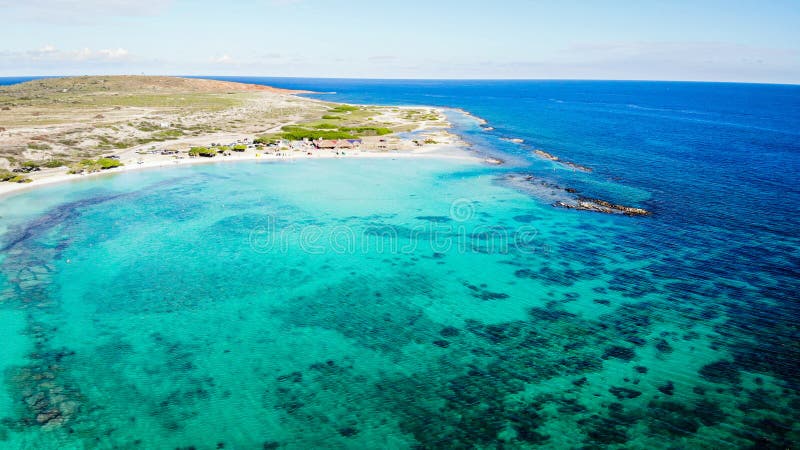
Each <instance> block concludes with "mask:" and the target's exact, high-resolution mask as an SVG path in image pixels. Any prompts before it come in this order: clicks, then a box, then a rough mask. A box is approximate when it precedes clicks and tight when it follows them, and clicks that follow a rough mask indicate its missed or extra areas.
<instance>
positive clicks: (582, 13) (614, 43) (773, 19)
mask: <svg viewBox="0 0 800 450" xmlns="http://www.w3.org/2000/svg"><path fill="white" fill-rule="evenodd" d="M0 12H2V17H3V19H4V20H3V26H2V27H0V76H16V75H76V74H118V73H145V74H173V75H175V74H189V75H253V76H300V77H365V78H581V79H646V80H711V81H752V82H771V83H800V1H798V0H775V1H764V0H762V1H749V0H736V1H701V0H698V1H680V0H678V1H644V0H643V1H588V0H587V1H569V0H562V1H536V0H527V1H523V0H509V1H502V0H498V1H494V2H490V1H473V0H461V1H450V0H443V1H435V0H429V1H418V0H406V1H403V2H399V1H385V2H379V1H365V0H363V1H362V0H354V1H343V0H340V1H334V0H251V1H229V2H221V1H207V0H195V1H186V0H136V1H131V0H85V1H76V0H26V1H23V2H20V1H9V0H0Z"/></svg>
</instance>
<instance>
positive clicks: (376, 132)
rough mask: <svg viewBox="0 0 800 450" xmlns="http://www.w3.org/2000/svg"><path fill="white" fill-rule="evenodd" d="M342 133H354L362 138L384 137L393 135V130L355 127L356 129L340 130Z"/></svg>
mask: <svg viewBox="0 0 800 450" xmlns="http://www.w3.org/2000/svg"><path fill="white" fill-rule="evenodd" d="M340 130H342V131H354V132H355V133H356V134H359V135H362V136H384V135H387V134H392V133H393V132H392V130H390V129H389V128H386V127H355V128H340Z"/></svg>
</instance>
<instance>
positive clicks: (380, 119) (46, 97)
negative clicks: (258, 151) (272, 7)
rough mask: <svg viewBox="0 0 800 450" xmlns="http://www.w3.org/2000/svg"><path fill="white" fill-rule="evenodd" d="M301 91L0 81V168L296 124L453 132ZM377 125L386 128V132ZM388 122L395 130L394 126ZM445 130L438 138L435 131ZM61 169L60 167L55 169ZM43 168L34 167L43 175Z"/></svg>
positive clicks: (158, 80)
mask: <svg viewBox="0 0 800 450" xmlns="http://www.w3.org/2000/svg"><path fill="white" fill-rule="evenodd" d="M297 93H298V92H295V91H288V90H283V89H276V88H271V87H267V86H259V85H252V84H242V83H233V82H226V81H215V80H204V79H192V78H176V77H152V76H87V77H71V78H49V79H42V80H35V81H30V82H26V83H22V84H18V85H12V86H4V87H2V88H0V169H2V170H5V171H9V170H13V169H19V168H21V167H32V166H36V167H38V168H39V169H40V170H39V171H37V172H46V173H54V172H55V173H61V172H65V171H66V170H67V167H69V166H70V165H74V164H76V163H79V162H80V161H85V160H87V159H91V158H99V157H106V156H114V157H116V158H120V159H121V160H123V161H124V160H125V159H130V158H133V157H134V156H135V155H137V154H142V153H144V152H145V151H152V150H156V149H159V150H160V149H169V150H177V151H178V152H180V153H179V154H185V153H186V152H187V151H188V150H189V148H190V147H191V146H198V145H203V146H207V145H210V143H217V142H220V143H228V142H236V141H238V140H240V139H254V138H256V137H262V136H267V137H274V138H285V135H286V133H285V131H286V130H287V128H285V127H287V126H292V125H294V126H295V127H294V128H290V129H291V130H293V131H297V129H298V128H297V127H298V126H299V127H300V128H299V129H300V130H301V131H305V132H308V131H312V130H319V131H334V132H342V131H345V132H347V133H352V134H353V135H354V137H357V138H364V139H365V140H368V139H369V138H370V136H373V135H376V134H387V136H386V137H385V138H382V142H389V143H390V144H391V145H388V146H387V145H381V146H380V148H382V149H386V148H387V147H391V148H392V149H407V148H409V146H410V141H407V140H401V139H397V138H395V137H393V136H392V135H391V134H389V132H391V133H394V132H402V131H414V130H430V131H431V133H433V134H431V135H426V139H428V141H429V142H433V141H434V140H435V141H437V142H442V140H449V139H450V137H448V135H447V134H446V132H444V129H445V128H447V126H448V123H447V122H446V119H445V117H444V115H443V114H442V113H441V112H440V111H438V110H436V109H433V108H399V107H380V106H374V107H373V106H358V107H355V106H349V105H346V106H343V105H339V104H334V103H327V102H322V101H318V100H312V99H307V98H302V97H298V96H296V95H293V94H297ZM378 130H381V131H380V132H378ZM387 130H388V131H387ZM437 136H438V137H437ZM56 169H59V170H56ZM42 175H43V174H39V173H36V174H33V173H32V174H30V175H29V176H30V178H28V179H31V178H32V179H34V180H36V179H37V178H41V176H42Z"/></svg>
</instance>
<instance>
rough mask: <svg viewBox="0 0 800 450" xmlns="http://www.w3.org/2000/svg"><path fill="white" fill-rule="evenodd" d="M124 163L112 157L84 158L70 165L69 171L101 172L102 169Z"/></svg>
mask: <svg viewBox="0 0 800 450" xmlns="http://www.w3.org/2000/svg"><path fill="white" fill-rule="evenodd" d="M122 165H123V164H122V163H121V162H119V161H118V160H116V159H111V158H98V159H84V160H82V161H80V162H78V163H75V164H72V165H71V166H69V172H68V173H83V172H88V173H92V172H99V171H101V170H108V169H113V168H114V167H120V166H122Z"/></svg>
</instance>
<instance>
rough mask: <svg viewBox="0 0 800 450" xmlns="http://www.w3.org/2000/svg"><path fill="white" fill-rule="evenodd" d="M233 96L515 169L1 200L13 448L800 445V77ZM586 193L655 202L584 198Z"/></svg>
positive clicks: (402, 165) (3, 426) (361, 174)
mask: <svg viewBox="0 0 800 450" xmlns="http://www.w3.org/2000/svg"><path fill="white" fill-rule="evenodd" d="M219 79H226V80H232V81H243V82H250V83H260V84H267V85H273V86H278V87H286V88H294V89H305V90H311V91H315V92H317V94H312V95H311V96H312V97H315V98H320V99H325V100H330V101H337V102H349V103H364V104H385V105H432V106H441V107H446V108H449V110H448V116H449V117H450V119H451V121H452V122H453V123H454V128H453V130H452V131H453V132H455V133H457V134H459V135H460V136H461V137H462V138H463V139H464V140H466V141H467V142H468V143H469V144H470V151H471V152H476V153H478V154H480V155H483V156H491V157H495V158H500V159H503V160H504V161H505V164H503V165H500V166H492V165H485V164H478V163H473V162H469V161H465V160H452V159H450V160H445V159H413V160H412V159H402V158H398V159H396V160H394V159H391V158H387V159H380V160H377V159H371V160H370V159H360V160H359V159H349V160H348V159H342V160H330V161H327V160H326V161H322V160H317V161H298V162H294V163H290V162H282V163H255V162H253V163H237V164H216V165H203V166H193V167H177V168H171V169H157V170H148V171H139V172H130V173H124V174H119V175H114V176H107V177H99V178H94V179H87V180H82V181H80V182H75V183H69V184H61V185H53V186H49V187H45V188H41V189H37V190H32V191H29V192H26V193H23V194H19V195H15V196H13V197H9V198H5V199H2V200H0V335H2V337H3V342H4V344H5V345H4V346H2V347H0V369H2V372H1V373H2V376H3V377H4V378H3V385H2V386H3V388H2V389H0V447H6V448H197V449H206V448H208V449H214V448H242V449H245V448H287V449H307V448H501V447H502V448H537V447H543V448H606V447H607V448H715V449H716V448H748V447H752V448H791V447H792V446H794V445H796V443H797V442H798V440H799V439H800V425H798V423H800V420H799V419H800V417H799V416H800V370H798V367H800V364H799V363H800V336H798V334H800V331H798V325H800V300H799V298H800V297H798V294H797V293H798V291H800V250H798V249H800V233H798V222H799V221H798V218H797V214H798V204H800V183H798V182H797V179H798V175H800V86H787V85H754V84H727V83H681V82H625V81H402V80H339V79H288V78H253V77H222V78H219ZM5 81H6V84H7V83H8V82H10V81H11V80H9V79H6V80H5ZM14 81H16V82H18V81H20V80H19V79H15V80H14ZM0 84H3V79H0ZM462 111H466V112H469V113H470V114H471V115H472V116H466V115H464V114H463V113H462ZM473 116H474V117H478V118H480V119H483V120H485V121H486V123H482V122H479V121H477V120H476V119H475V118H474V117H473ZM0 125H1V124H0ZM511 139H515V140H517V142H512V141H511ZM519 140H521V142H520V141H519ZM535 150H542V151H544V152H547V153H548V154H551V155H555V156H556V157H558V158H559V159H560V162H559V161H552V160H548V159H545V158H542V157H540V156H537V155H536V154H535V153H534V151H535ZM564 161H568V162H571V163H574V164H575V165H578V166H580V167H585V168H588V169H590V170H588V169H587V170H576V168H575V167H576V166H570V165H567V164H563V163H562V162H564ZM510 179H513V180H525V183H519V182H516V183H515V182H510V181H509V180H510ZM531 180H533V181H531ZM526 183H527V184H526ZM564 189H570V190H571V191H572V190H574V191H576V192H577V195H581V196H585V197H588V198H599V199H603V200H607V201H609V202H612V203H617V204H622V205H628V206H633V207H639V208H644V209H646V210H648V211H650V212H651V213H652V214H651V215H649V216H644V217H628V216H624V215H608V214H601V213H597V212H589V211H578V210H569V209H563V208H556V207H554V206H553V205H552V203H553V201H552V198H553V197H552V196H553V195H554V194H553V193H554V192H562V191H563V190H564ZM55 411H57V412H55ZM42 415H44V416H42ZM50 415H52V416H53V417H50ZM41 423H45V424H47V425H46V426H44V427H43V426H42V425H41Z"/></svg>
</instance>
